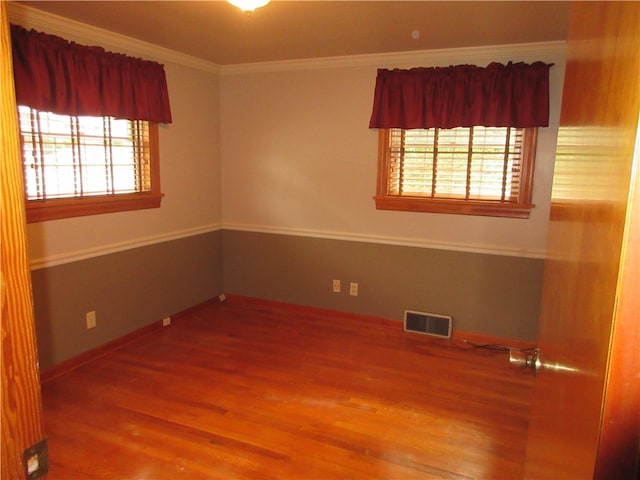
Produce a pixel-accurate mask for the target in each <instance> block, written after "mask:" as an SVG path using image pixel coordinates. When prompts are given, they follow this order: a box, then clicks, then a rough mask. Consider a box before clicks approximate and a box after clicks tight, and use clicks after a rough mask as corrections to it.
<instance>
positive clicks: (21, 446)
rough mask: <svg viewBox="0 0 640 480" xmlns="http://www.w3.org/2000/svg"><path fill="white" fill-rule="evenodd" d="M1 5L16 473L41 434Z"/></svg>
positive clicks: (7, 467) (6, 290)
mask: <svg viewBox="0 0 640 480" xmlns="http://www.w3.org/2000/svg"><path fill="white" fill-rule="evenodd" d="M0 11H1V18H0V34H1V35H0V36H1V42H2V45H1V48H2V50H1V58H2V61H1V62H0V99H1V105H0V108H1V110H0V154H1V155H2V156H1V160H2V163H1V168H2V169H1V172H0V188H1V193H2V194H1V198H0V205H1V208H2V211H1V212H0V223H1V235H0V254H1V258H2V261H1V267H2V269H1V275H0V279H1V283H2V301H1V312H2V313H1V316H2V317H1V318H2V320H1V324H2V329H1V338H0V341H1V346H0V348H1V355H0V358H1V362H2V386H1V388H2V415H1V416H2V423H1V430H2V442H1V444H2V448H1V451H2V454H1V462H2V467H1V476H2V478H6V479H19V478H24V476H25V467H24V465H23V460H22V456H23V452H24V450H25V449H27V448H29V447H31V446H32V445H34V444H35V443H37V442H39V441H40V440H42V438H43V437H44V434H43V425H42V416H41V413H42V408H41V398H40V382H39V378H38V358H37V354H36V339H35V327H34V318H33V298H32V294H31V277H30V273H29V263H28V257H27V242H26V232H25V231H26V222H25V207H24V193H23V190H24V189H23V183H22V172H21V165H22V162H21V160H20V147H19V143H18V134H17V132H18V130H17V119H16V105H15V93H14V86H13V71H12V63H11V41H10V37H9V28H8V20H7V12H6V2H0Z"/></svg>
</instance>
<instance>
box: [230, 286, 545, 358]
mask: <svg viewBox="0 0 640 480" xmlns="http://www.w3.org/2000/svg"><path fill="white" fill-rule="evenodd" d="M226 298H227V301H229V302H233V303H236V304H245V305H247V306H252V307H256V306H257V307H262V308H268V309H273V310H281V311H287V312H290V313H297V314H308V315H328V316H333V317H335V318H336V319H341V320H351V321H358V322H368V323H373V324H376V325H386V326H388V327H390V328H394V329H396V328H397V329H402V322H401V321H399V320H393V319H391V318H384V317H376V316H373V315H365V314H360V313H350V312H340V311H337V310H331V309H326V308H320V307H310V306H306V305H297V304H292V303H285V302H278V301H274V300H265V299H261V298H253V297H246V296H242V295H235V294H230V293H228V294H226ZM464 340H468V341H470V342H473V343H477V344H499V345H505V346H509V347H513V348H521V349H526V348H534V347H535V346H536V345H535V343H532V342H527V341H525V340H519V339H513V338H505V337H499V336H495V335H486V334H483V333H475V332H467V331H464V330H456V329H455V328H454V329H453V331H452V333H451V340H446V339H441V341H443V342H447V341H448V342H455V343H461V342H463V341H464Z"/></svg>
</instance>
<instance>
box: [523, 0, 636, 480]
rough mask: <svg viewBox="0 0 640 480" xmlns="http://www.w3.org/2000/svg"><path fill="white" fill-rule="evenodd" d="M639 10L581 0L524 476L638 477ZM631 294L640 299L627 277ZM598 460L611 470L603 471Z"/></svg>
mask: <svg viewBox="0 0 640 480" xmlns="http://www.w3.org/2000/svg"><path fill="white" fill-rule="evenodd" d="M639 13H640V3H638V2H573V3H572V14H571V27H570V33H569V41H568V58H567V67H566V76H565V84H564V93H563V100H562V113H561V119H560V129H559V132H558V146H557V153H556V163H555V170H554V181H553V192H552V205H551V222H550V226H549V242H548V248H547V255H548V258H547V260H546V262H545V274H544V279H543V289H542V303H541V313H540V324H539V325H540V326H539V335H538V343H539V346H540V348H541V351H542V354H541V360H542V363H543V368H542V369H540V374H539V375H538V377H537V378H536V381H535V385H534V397H535V398H536V402H534V404H533V405H532V414H531V428H530V432H529V440H528V450H527V465H526V478H532V479H536V480H537V479H541V478H550V479H557V478H571V479H573V478H576V479H582V478H594V476H596V477H597V478H603V479H614V478H615V479H620V480H622V479H627V478H633V479H634V480H635V478H636V474H635V473H634V472H633V471H634V470H635V468H634V467H633V466H634V464H635V463H636V461H637V455H638V452H637V448H638V431H637V429H635V428H636V426H637V424H638V420H637V418H638V412H637V406H638V399H637V395H638V387H637V385H638V379H637V374H638V368H639V365H638V363H637V358H638V356H637V351H638V343H637V337H638V333H637V332H638V317H637V311H636V312H635V315H633V314H632V313H631V311H630V310H626V312H627V313H626V315H632V316H630V317H626V319H625V317H624V315H625V314H624V313H623V314H622V316H620V315H618V318H619V319H620V320H622V322H618V321H614V318H615V317H616V303H617V302H619V300H620V299H621V298H622V297H621V295H622V293H623V291H622V290H621V288H620V287H621V283H620V279H621V276H620V266H621V257H622V255H621V252H622V251H624V250H625V246H624V245H625V242H626V241H628V240H625V231H628V224H627V220H630V221H633V222H636V223H637V222H638V219H637V216H636V217H627V215H626V214H627V209H628V205H629V185H630V180H631V178H632V176H631V173H632V171H633V169H634V168H637V164H636V165H635V167H634V153H633V152H634V146H635V145H636V133H637V127H638V114H639V113H640V88H639V78H640V55H639V52H640V41H639V37H640V36H639V33H640V29H639V25H640V15H639ZM635 228H637V226H636V227H635ZM629 248H632V249H633V248H635V247H633V246H632V245H630V246H629ZM636 259H637V257H636ZM623 265H624V264H623ZM630 272H632V270H630ZM626 294H627V295H629V294H630V295H633V297H635V298H637V290H636V291H634V292H632V293H631V290H629V287H628V286H627V292H626ZM621 308H623V309H624V308H626V309H630V308H633V307H629V306H624V305H622V306H621ZM621 312H622V310H620V311H619V312H618V314H620V313H621ZM621 326H622V327H623V328H622V329H621V330H619V328H620V327H621ZM625 330H626V333H625ZM618 342H620V343H618ZM622 352H625V353H624V354H622V355H621V353H622ZM612 359H613V361H612ZM612 367H613V368H614V369H617V368H620V367H622V369H621V370H619V371H616V370H612ZM633 377H635V379H634V380H633V381H632V382H627V380H628V379H631V378H633ZM634 397H635V398H634ZM605 402H606V403H607V404H609V405H610V407H609V408H606V404H605ZM603 407H605V408H604V409H603ZM617 407H624V408H620V409H618V408H617ZM629 408H630V410H631V413H630V415H629V413H625V412H629V410H627V409H629ZM633 408H635V409H636V410H635V412H633ZM603 413H604V415H603ZM625 415H629V416H627V417H626V418H624V416H625ZM625 424H628V425H629V427H630V430H631V431H633V430H634V429H635V432H633V433H632V436H631V437H628V438H624V435H625V434H624V432H625V427H624V425H625ZM616 430H617V432H619V433H616ZM606 432H608V433H610V434H612V435H611V436H609V435H606ZM603 433H605V435H604V436H603ZM620 434H622V436H621V435H620ZM602 455H605V456H606V457H607V458H606V459H605V458H604V457H603V456H602ZM600 461H604V462H605V463H606V464H607V465H608V467H605V466H604V463H602V470H601V471H599V472H598V473H597V475H596V464H597V463H598V462H600ZM611 467H613V468H612V469H611ZM607 469H609V470H607ZM625 470H626V473H624V474H623V473H621V472H623V471H625Z"/></svg>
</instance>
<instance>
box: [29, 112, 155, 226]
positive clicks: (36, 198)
mask: <svg viewBox="0 0 640 480" xmlns="http://www.w3.org/2000/svg"><path fill="white" fill-rule="evenodd" d="M18 113H19V125H20V138H21V143H22V153H23V162H24V181H25V193H26V199H27V216H28V220H29V221H39V220H46V219H52V218H64V217H69V216H78V215H89V214H95V213H106V212H113V211H122V210H131V209H138V208H153V207H156V206H159V198H160V197H161V195H160V193H159V185H157V184H158V183H159V173H158V172H157V170H158V168H157V158H155V157H156V151H155V150H156V145H155V143H156V142H154V141H153V138H154V137H155V136H157V130H156V129H157V126H155V125H153V124H151V125H150V124H149V122H146V121H141V120H135V121H132V120H120V119H115V118H112V117H81V116H68V115H56V114H53V113H49V112H40V111H38V110H35V109H32V108H29V107H24V106H19V107H18ZM52 209H53V210H52ZM52 211H53V212H54V213H51V212H52ZM47 212H48V213H47ZM56 212H57V213H56Z"/></svg>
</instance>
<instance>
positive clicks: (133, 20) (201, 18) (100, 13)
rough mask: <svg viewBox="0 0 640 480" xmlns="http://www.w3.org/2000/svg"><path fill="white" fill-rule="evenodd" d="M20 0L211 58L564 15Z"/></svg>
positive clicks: (508, 33) (326, 50) (517, 35)
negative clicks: (252, 9) (253, 8)
mask: <svg viewBox="0 0 640 480" xmlns="http://www.w3.org/2000/svg"><path fill="white" fill-rule="evenodd" d="M17 3H21V4H24V5H27V6H29V7H32V8H36V9H39V10H44V11H46V12H49V13H53V14H55V15H60V16H63V17H67V18H71V19H73V20H77V21H80V22H83V23H86V24H89V25H94V26H96V27H100V28H103V29H107V30H110V31H113V32H117V33H119V34H122V35H126V36H129V37H133V38H136V39H139V40H143V41H146V42H149V43H153V44H155V45H159V46H162V47H165V48H169V49H172V50H175V51H178V52H181V53H185V54H188V55H191V56H194V57H197V58H200V59H203V60H206V61H209V62H213V63H215V64H218V65H233V64H242V63H254V62H264V61H277V60H293V59H302V58H318V57H335V56H343V55H358V54H374V53H388V52H404V51H413V50H430V49H443V48H458V47H470V46H488V45H503V44H518V43H531V42H547V41H558V40H565V39H566V37H567V31H568V21H569V2H564V1H320V0H316V1H314V0H308V1H294V0H272V2H271V3H270V4H268V5H267V6H265V7H262V8H260V9H258V10H256V11H255V12H253V13H244V12H242V11H240V10H239V9H237V8H236V7H233V6H232V5H229V4H228V3H227V2H225V1H220V0H217V1H205V0H200V1H169V0H168V1H156V0H144V1H114V0H112V1H20V2H17ZM416 32H417V33H416ZM412 34H413V35H412ZM416 36H417V37H418V38H414V37H416Z"/></svg>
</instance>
